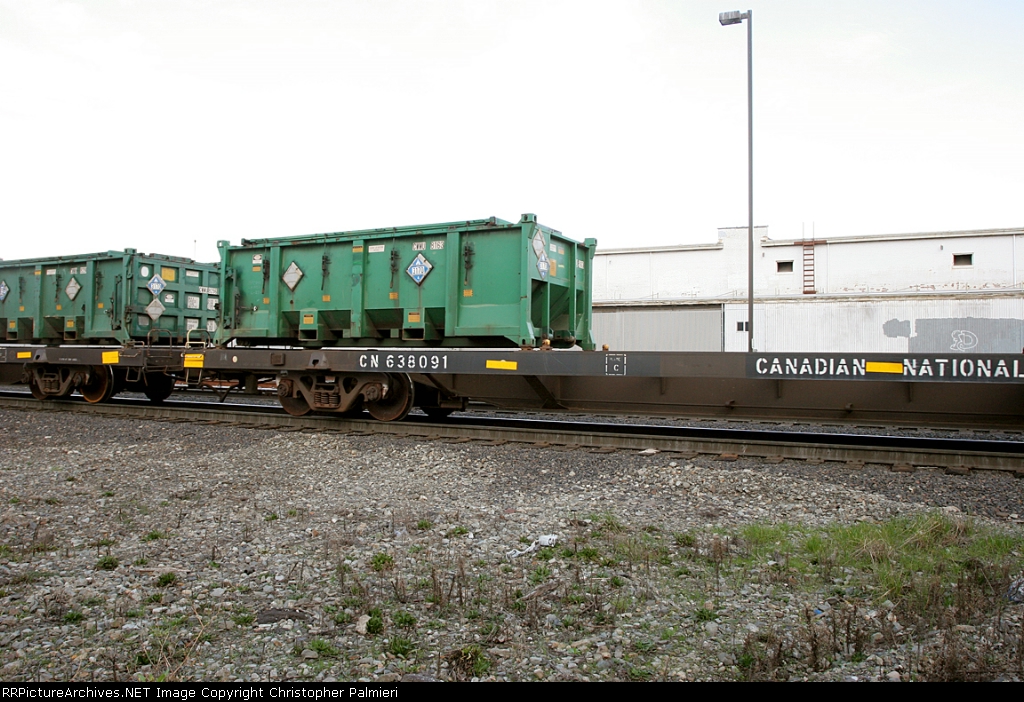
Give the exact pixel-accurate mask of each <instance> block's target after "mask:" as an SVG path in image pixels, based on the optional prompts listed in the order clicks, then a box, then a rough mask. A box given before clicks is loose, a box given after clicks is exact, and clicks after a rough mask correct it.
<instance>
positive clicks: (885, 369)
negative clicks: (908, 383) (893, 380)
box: [867, 361, 903, 375]
mask: <svg viewBox="0 0 1024 702" xmlns="http://www.w3.org/2000/svg"><path fill="white" fill-rule="evenodd" d="M867 371H868V373H898V374H900V375H903V364H902V363H885V362H883V361H868V362H867Z"/></svg>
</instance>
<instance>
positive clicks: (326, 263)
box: [320, 254, 331, 290]
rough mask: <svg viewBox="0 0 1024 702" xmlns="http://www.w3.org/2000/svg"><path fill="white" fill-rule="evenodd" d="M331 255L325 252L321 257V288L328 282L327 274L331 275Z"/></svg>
mask: <svg viewBox="0 0 1024 702" xmlns="http://www.w3.org/2000/svg"><path fill="white" fill-rule="evenodd" d="M330 265H331V257H330V256H328V255H327V254H324V255H323V256H321V257H320V289H321V290H323V289H324V285H326V284H327V276H328V275H330V270H329V269H330Z"/></svg>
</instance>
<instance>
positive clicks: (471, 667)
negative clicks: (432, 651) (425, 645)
mask: <svg viewBox="0 0 1024 702" xmlns="http://www.w3.org/2000/svg"><path fill="white" fill-rule="evenodd" d="M445 658H446V659H447V660H448V665H449V666H450V667H451V670H452V672H453V673H455V676H456V678H457V679H461V680H465V679H466V678H469V677H480V676H482V675H486V674H487V672H488V671H489V670H490V669H491V661H490V659H489V658H487V655H486V654H485V653H484V650H483V648H481V647H480V646H478V645H476V644H473V645H470V646H463V647H462V648H457V649H454V650H452V651H449V652H448V653H447V654H445Z"/></svg>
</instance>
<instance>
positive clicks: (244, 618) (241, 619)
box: [231, 612, 256, 626]
mask: <svg viewBox="0 0 1024 702" xmlns="http://www.w3.org/2000/svg"><path fill="white" fill-rule="evenodd" d="M231 621H233V622H234V623H235V624H236V625H238V626H248V625H249V624H252V623H253V622H254V621H256V617H254V616H253V615H252V614H251V613H249V612H241V613H239V614H236V615H234V616H233V617H231Z"/></svg>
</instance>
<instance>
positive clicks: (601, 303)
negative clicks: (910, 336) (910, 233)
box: [593, 288, 1024, 309]
mask: <svg viewBox="0 0 1024 702" xmlns="http://www.w3.org/2000/svg"><path fill="white" fill-rule="evenodd" d="M985 297H1024V290H1021V289H1020V288H1016V289H1006V290H977V291H967V290H936V291H931V290H929V291H921V292H912V291H907V290H902V291H897V292H849V293H830V294H828V295H757V294H755V295H754V302H849V301H871V300H875V301H877V300H878V299H879V298H886V299H896V300H898V299H901V298H903V299H920V298H929V299H959V300H963V299H977V298H985ZM725 304H744V305H745V304H747V300H746V297H745V296H738V295H729V296H724V295H723V296H720V297H690V298H684V297H676V298H659V299H653V300H652V299H648V300H628V299H621V300H595V301H594V302H593V307H594V308H595V309H598V308H616V307H692V306H707V305H725Z"/></svg>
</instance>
